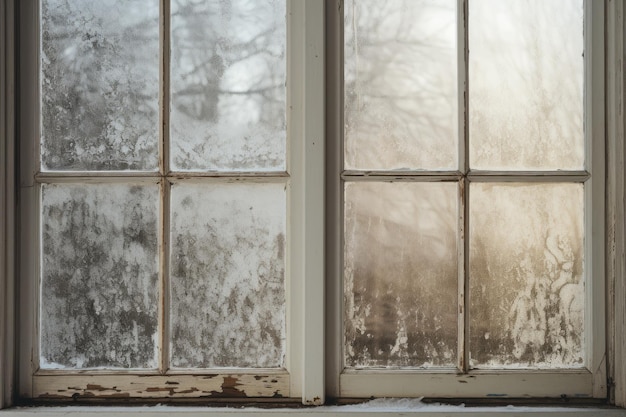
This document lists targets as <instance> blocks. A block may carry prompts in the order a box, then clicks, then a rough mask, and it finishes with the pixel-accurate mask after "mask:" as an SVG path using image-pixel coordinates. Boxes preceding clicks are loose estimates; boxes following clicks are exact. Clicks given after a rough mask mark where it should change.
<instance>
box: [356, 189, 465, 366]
mask: <svg viewBox="0 0 626 417" xmlns="http://www.w3.org/2000/svg"><path fill="white" fill-rule="evenodd" d="M345 216H346V219H345V261H344V268H345V269H344V276H345V282H344V294H345V303H346V304H345V314H346V316H345V327H346V346H345V363H346V366H348V367H437V366H455V365H456V361H457V289H458V275H457V271H458V269H457V243H456V236H457V218H458V216H457V184H456V183H408V182H404V183H369V182H368V183H365V182H358V183H348V184H346V187H345Z"/></svg>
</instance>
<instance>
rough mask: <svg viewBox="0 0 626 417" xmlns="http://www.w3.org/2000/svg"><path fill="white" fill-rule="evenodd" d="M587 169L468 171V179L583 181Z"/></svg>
mask: <svg viewBox="0 0 626 417" xmlns="http://www.w3.org/2000/svg"><path fill="white" fill-rule="evenodd" d="M590 177H591V174H590V173H589V172H587V171H470V172H469V173H468V174H467V178H468V179H469V180H470V181H476V182H477V181H481V182H492V181H493V182H585V181H587V180H588V179H589V178H590Z"/></svg>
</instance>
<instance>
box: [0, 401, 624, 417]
mask: <svg viewBox="0 0 626 417" xmlns="http://www.w3.org/2000/svg"><path fill="white" fill-rule="evenodd" d="M108 415H115V416H117V417H135V416H136V417H152V416H154V417H165V416H168V417H177V416H181V417H200V416H202V417H205V416H209V415H210V416H211V417H220V416H224V417H238V416H242V417H243V416H250V415H255V416H256V415H267V416H270V415H279V416H282V417H290V416H301V415H306V416H307V417H315V416H323V417H329V416H334V415H341V416H350V417H361V416H363V417H378V416H381V417H382V416H385V417H392V416H416V417H417V416H419V417H428V416H437V417H443V416H456V415H458V416H463V417H479V416H485V415H488V416H489V417H498V416H507V417H508V416H533V417H541V416H554V415H558V416H559V417H568V416H580V417H582V416H593V417H609V416H611V417H614V416H615V417H616V416H622V417H626V409H619V408H613V407H597V406H594V407H582V406H574V407H563V406H554V407H546V406H541V407H537V406H535V407H533V406H510V405H509V406H491V407H488V406H479V407H465V406H464V405H447V404H425V403H422V402H421V401H420V400H419V399H381V400H374V401H370V402H368V403H363V404H356V405H344V406H322V407H307V408H295V409H293V408H255V407H250V408H234V407H230V408H229V407H181V406H167V405H156V406H140V407H103V406H67V407H59V406H54V407H22V408H12V409H6V410H0V417H14V416H15V417H28V416H34V417H61V416H70V417H102V416H108Z"/></svg>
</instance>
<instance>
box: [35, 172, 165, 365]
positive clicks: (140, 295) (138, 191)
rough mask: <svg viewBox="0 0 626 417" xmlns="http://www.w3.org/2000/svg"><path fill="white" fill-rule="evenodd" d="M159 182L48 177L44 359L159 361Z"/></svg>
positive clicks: (47, 361)
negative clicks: (53, 180)
mask: <svg viewBox="0 0 626 417" xmlns="http://www.w3.org/2000/svg"><path fill="white" fill-rule="evenodd" d="M158 217H159V189H158V187H157V186H152V185H151V186H145V185H144V186H132V185H112V184H106V185H105V184H98V185H93V184H92V185H42V218H41V230H42V231H41V233H42V235H41V239H42V254H41V256H42V259H41V263H42V283H41V318H40V321H41V336H40V356H41V364H40V365H41V367H42V368H46V369H56V368H74V369H84V368H99V367H105V368H155V367H156V365H157V363H156V360H157V359H156V358H157V346H156V342H155V341H156V339H157V324H158V316H157V306H158V283H157V280H158Z"/></svg>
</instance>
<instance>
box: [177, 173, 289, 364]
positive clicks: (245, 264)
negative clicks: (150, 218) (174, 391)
mask: <svg viewBox="0 0 626 417" xmlns="http://www.w3.org/2000/svg"><path fill="white" fill-rule="evenodd" d="M286 205H287V202H286V197H285V185H284V184H260V183H256V184H193V185H191V184H189V185H174V186H173V187H172V203H171V207H172V224H171V246H172V253H171V257H170V264H171V265H170V271H171V297H172V298H171V329H172V333H171V334H172V341H171V364H172V366H174V367H177V368H213V367H241V368H244V367H263V368H265V367H281V366H283V364H284V355H285V233H286V220H285V219H286Z"/></svg>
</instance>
